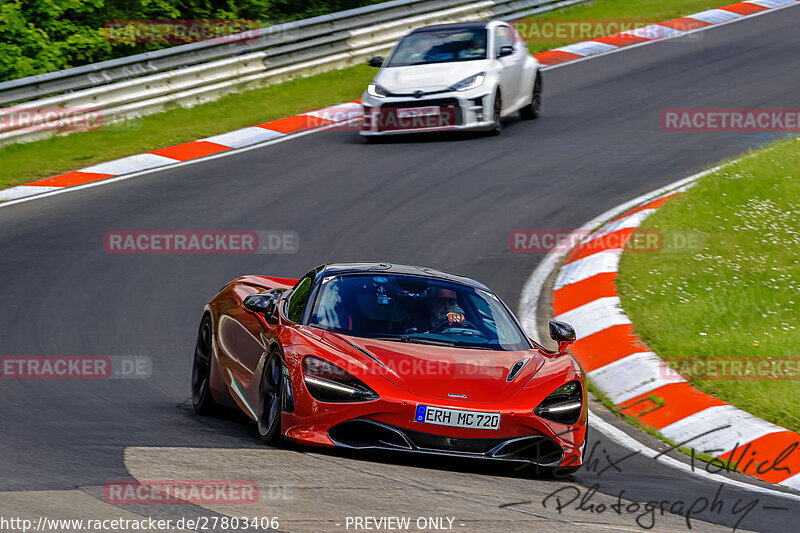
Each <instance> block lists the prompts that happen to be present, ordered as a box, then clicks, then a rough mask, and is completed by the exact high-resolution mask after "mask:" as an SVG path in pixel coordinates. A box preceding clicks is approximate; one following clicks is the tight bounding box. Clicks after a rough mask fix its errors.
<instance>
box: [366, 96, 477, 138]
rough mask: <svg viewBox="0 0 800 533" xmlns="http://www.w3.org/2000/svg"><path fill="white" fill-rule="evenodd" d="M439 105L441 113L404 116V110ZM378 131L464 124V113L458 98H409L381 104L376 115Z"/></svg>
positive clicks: (445, 127)
mask: <svg viewBox="0 0 800 533" xmlns="http://www.w3.org/2000/svg"><path fill="white" fill-rule="evenodd" d="M434 106H435V107H438V108H439V113H438V114H432V115H426V116H414V117H411V116H404V114H403V111H402V110H407V109H412V108H421V107H434ZM376 120H377V130H378V131H400V130H422V129H428V128H438V129H447V128H452V127H455V126H460V125H461V124H463V113H462V110H461V106H460V105H459V102H458V99H456V98H439V99H435V100H409V101H403V102H391V103H385V104H383V105H381V107H380V109H379V112H378V114H377V117H376Z"/></svg>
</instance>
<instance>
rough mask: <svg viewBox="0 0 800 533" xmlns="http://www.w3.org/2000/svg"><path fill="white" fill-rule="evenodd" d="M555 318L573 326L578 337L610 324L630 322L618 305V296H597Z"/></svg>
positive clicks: (580, 337) (606, 327)
mask: <svg viewBox="0 0 800 533" xmlns="http://www.w3.org/2000/svg"><path fill="white" fill-rule="evenodd" d="M555 319H556V320H559V321H561V322H566V323H567V324H570V325H571V326H572V327H574V328H575V333H576V334H577V335H578V338H579V339H583V338H585V337H588V336H589V335H594V334H595V333H598V332H600V331H603V330H604V329H608V328H610V327H611V326H619V325H621V324H630V323H631V319H630V318H628V315H626V314H625V312H624V311H623V310H622V307H621V306H620V303H619V297H618V296H608V297H606V298H598V299H597V300H593V301H591V302H589V303H588V304H584V305H582V306H580V307H576V308H575V309H572V310H570V311H567V312H566V313H561V314H560V315H558V316H557V317H555Z"/></svg>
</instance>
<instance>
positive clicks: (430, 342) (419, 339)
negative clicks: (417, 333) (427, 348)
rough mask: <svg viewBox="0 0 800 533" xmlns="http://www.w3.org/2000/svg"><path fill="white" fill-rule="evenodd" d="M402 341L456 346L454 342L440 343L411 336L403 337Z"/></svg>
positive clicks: (435, 340)
mask: <svg viewBox="0 0 800 533" xmlns="http://www.w3.org/2000/svg"><path fill="white" fill-rule="evenodd" d="M400 340H402V341H403V342H411V343H414V344H433V345H434V346H455V345H456V344H455V343H454V342H450V341H440V340H438V339H423V338H420V337H412V336H410V335H401V336H400Z"/></svg>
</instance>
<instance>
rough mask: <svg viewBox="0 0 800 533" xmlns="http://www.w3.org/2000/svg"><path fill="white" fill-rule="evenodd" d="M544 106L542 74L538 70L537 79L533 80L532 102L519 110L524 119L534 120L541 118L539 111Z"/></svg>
mask: <svg viewBox="0 0 800 533" xmlns="http://www.w3.org/2000/svg"><path fill="white" fill-rule="evenodd" d="M541 108H542V74H541V73H540V72H539V71H538V70H537V71H536V79H535V80H534V82H533V94H532V95H531V103H530V104H528V105H526V106H525V107H523V108H521V109H520V110H519V116H520V118H522V119H523V120H533V119H536V118H539V111H540V110H541Z"/></svg>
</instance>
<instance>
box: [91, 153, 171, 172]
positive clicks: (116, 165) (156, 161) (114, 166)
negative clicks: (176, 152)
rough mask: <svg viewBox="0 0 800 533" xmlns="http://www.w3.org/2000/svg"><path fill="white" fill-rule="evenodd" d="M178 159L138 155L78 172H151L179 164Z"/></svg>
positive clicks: (154, 155)
mask: <svg viewBox="0 0 800 533" xmlns="http://www.w3.org/2000/svg"><path fill="white" fill-rule="evenodd" d="M177 162H178V160H177V159H172V158H171V157H164V156H163V155H156V154H136V155H129V156H128V157H123V158H121V159H114V160H113V161H107V162H105V163H100V164H99V165H92V166H91V167H86V168H82V169H80V170H78V172H95V173H97V174H111V175H112V176H118V175H120V174H128V173H129V172H138V171H141V170H149V169H151V168H158V167H163V166H164V165H171V164H173V163H177Z"/></svg>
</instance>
